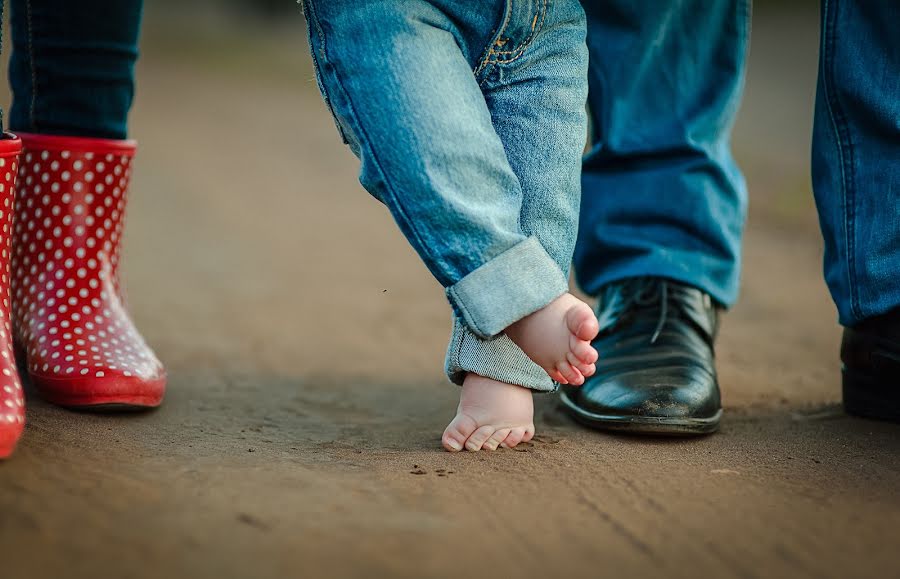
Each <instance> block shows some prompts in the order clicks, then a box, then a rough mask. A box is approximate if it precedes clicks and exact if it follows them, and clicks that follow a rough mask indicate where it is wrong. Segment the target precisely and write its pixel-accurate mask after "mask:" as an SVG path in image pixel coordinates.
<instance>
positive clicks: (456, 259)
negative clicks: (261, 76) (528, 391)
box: [305, 0, 587, 391]
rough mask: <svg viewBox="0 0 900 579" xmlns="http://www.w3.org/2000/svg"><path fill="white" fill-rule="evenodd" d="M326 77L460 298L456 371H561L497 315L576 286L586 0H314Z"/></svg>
mask: <svg viewBox="0 0 900 579" xmlns="http://www.w3.org/2000/svg"><path fill="white" fill-rule="evenodd" d="M305 12H306V16H307V22H308V25H307V29H308V32H309V42H310V46H311V49H312V54H313V57H314V62H315V64H316V68H317V76H318V78H319V81H320V88H321V89H322V92H323V95H324V97H325V99H326V102H327V103H328V105H329V107H330V108H331V110H332V112H333V114H334V116H335V119H336V122H337V125H338V128H339V130H340V132H341V134H342V135H343V137H344V139H345V140H346V141H347V143H348V144H349V146H350V148H351V149H352V150H353V152H354V153H355V154H356V155H357V156H358V157H359V158H360V160H361V169H360V182H361V183H362V184H363V186H364V187H365V188H366V189H367V190H368V191H369V192H370V193H371V194H372V195H374V196H375V197H376V198H378V199H379V200H380V201H382V202H383V203H384V204H385V205H386V206H387V208H388V209H389V210H390V211H391V213H392V215H393V217H394V218H395V220H396V221H397V223H398V225H399V226H400V228H401V230H402V231H403V233H404V234H405V235H406V237H407V239H408V240H409V242H410V243H411V244H412V246H413V247H414V249H415V250H416V251H417V252H418V254H419V256H420V257H421V258H422V260H423V261H424V262H425V264H426V266H427V267H428V269H429V270H430V271H431V273H432V274H433V275H434V277H435V278H436V279H437V280H438V282H440V283H441V285H442V286H443V287H444V288H445V290H446V294H447V297H448V299H449V301H450V303H451V305H452V307H453V312H454V316H453V319H454V322H453V334H452V338H451V343H450V347H449V348H448V353H447V363H446V366H447V373H448V376H449V377H450V378H451V380H452V381H454V382H456V383H461V382H462V379H463V378H464V377H465V375H466V373H468V372H475V373H477V374H480V375H482V376H486V377H489V378H493V379H495V380H500V381H503V382H508V383H512V384H519V385H522V386H526V387H528V388H532V389H534V390H543V391H547V390H553V389H554V388H555V385H554V384H553V382H552V381H551V380H550V378H549V377H548V376H547V374H546V372H544V371H543V370H541V369H540V368H539V367H538V366H537V365H536V364H534V363H533V362H532V361H531V360H530V359H528V357H527V356H526V355H525V354H524V353H523V352H522V351H521V350H520V349H519V348H518V347H516V346H515V344H513V343H512V341H510V340H509V339H508V338H507V337H506V336H505V335H504V334H502V332H503V330H504V329H505V328H506V327H507V326H509V325H511V324H512V323H513V322H516V321H518V320H519V319H521V318H523V317H525V316H526V315H528V314H530V313H533V312H535V311H537V310H538V309H540V308H542V307H544V306H545V305H547V304H548V303H550V302H551V301H552V300H554V299H555V298H557V297H559V296H560V295H561V294H563V293H564V292H566V291H567V288H568V272H569V267H570V262H571V257H572V251H573V247H574V243H575V231H576V227H577V219H578V207H579V196H580V186H579V168H580V158H581V154H582V152H583V148H584V142H585V137H586V114H585V101H586V96H587V80H586V79H587V48H586V45H585V17H584V12H583V10H582V8H581V6H580V5H579V3H578V1H577V0H554V1H552V2H550V1H547V0H481V1H479V2H459V1H458V0H307V1H306V2H305Z"/></svg>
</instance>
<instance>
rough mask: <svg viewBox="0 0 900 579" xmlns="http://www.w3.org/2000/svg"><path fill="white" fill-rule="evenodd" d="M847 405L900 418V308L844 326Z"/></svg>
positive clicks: (861, 412)
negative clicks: (849, 326)
mask: <svg viewBox="0 0 900 579" xmlns="http://www.w3.org/2000/svg"><path fill="white" fill-rule="evenodd" d="M841 362H843V368H842V373H843V378H844V409H845V410H846V411H847V412H848V413H850V414H856V415H857V416H865V417H868V418H878V419H881V420H891V421H894V422H900V309H896V310H894V311H893V312H891V313H889V314H886V315H883V316H878V317H876V318H871V319H868V320H866V321H864V322H862V323H860V324H858V325H856V326H853V327H852V328H845V329H844V340H843V342H842V343H841Z"/></svg>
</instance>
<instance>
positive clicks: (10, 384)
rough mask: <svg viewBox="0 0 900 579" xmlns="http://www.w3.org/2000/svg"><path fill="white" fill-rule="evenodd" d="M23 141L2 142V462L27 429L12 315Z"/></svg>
mask: <svg viewBox="0 0 900 579" xmlns="http://www.w3.org/2000/svg"><path fill="white" fill-rule="evenodd" d="M21 149H22V141H20V140H19V139H18V137H14V136H13V135H10V134H9V133H4V134H3V136H2V139H0V226H2V230H0V296H2V301H0V459H2V458H6V457H7V456H9V455H10V454H12V451H13V450H14V449H15V447H16V442H18V441H19V437H20V436H21V435H22V429H23V428H24V427H25V395H24V394H23V392H22V384H21V382H20V381H19V372H18V371H17V370H16V358H15V355H14V354H13V342H12V327H11V323H10V315H9V275H10V271H9V262H10V252H11V250H12V248H11V245H10V240H11V239H12V229H13V196H14V195H15V187H16V169H17V164H18V158H19V151H21Z"/></svg>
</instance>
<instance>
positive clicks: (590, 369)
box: [566, 352, 597, 378]
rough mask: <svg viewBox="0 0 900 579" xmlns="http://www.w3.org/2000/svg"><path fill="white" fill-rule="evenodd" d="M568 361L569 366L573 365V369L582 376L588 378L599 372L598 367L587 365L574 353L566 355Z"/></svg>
mask: <svg viewBox="0 0 900 579" xmlns="http://www.w3.org/2000/svg"><path fill="white" fill-rule="evenodd" d="M566 359H567V360H568V361H569V364H571V365H572V367H573V368H575V369H576V370H578V371H579V372H581V375H582V376H584V377H585V378H587V377H588V376H591V375H593V374H594V372H595V371H596V370H597V367H596V366H595V365H594V364H585V363H584V362H582V361H581V360H579V359H578V358H576V357H575V354H573V353H572V352H568V353H567V354H566Z"/></svg>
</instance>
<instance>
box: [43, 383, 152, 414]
mask: <svg viewBox="0 0 900 579" xmlns="http://www.w3.org/2000/svg"><path fill="white" fill-rule="evenodd" d="M37 391H38V394H39V395H40V397H41V398H43V399H44V400H46V401H47V402H49V403H51V404H55V405H56V406H62V407H63V408H68V409H69V410H81V411H85V412H99V413H104V412H143V411H147V410H153V409H154V408H158V407H159V406H160V404H162V397H161V396H152V397H148V396H85V397H75V396H60V395H58V394H54V393H50V392H47V391H45V390H41V389H40V387H38V388H37Z"/></svg>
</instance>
